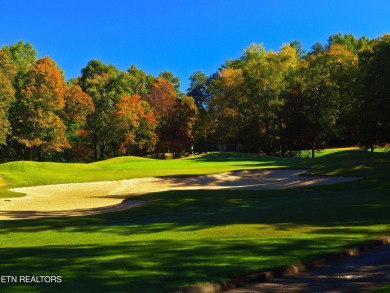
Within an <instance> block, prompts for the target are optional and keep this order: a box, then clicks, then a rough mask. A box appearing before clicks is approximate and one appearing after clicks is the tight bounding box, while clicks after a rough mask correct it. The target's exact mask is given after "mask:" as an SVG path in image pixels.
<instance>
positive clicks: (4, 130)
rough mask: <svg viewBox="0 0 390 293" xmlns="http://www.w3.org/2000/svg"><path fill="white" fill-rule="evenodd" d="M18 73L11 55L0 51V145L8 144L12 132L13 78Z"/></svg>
mask: <svg viewBox="0 0 390 293" xmlns="http://www.w3.org/2000/svg"><path fill="white" fill-rule="evenodd" d="M15 74H16V69H15V66H14V65H13V64H12V63H11V60H10V57H9V55H8V54H7V53H6V52H5V51H3V50H1V51H0V145H4V144H6V140H7V135H8V134H10V133H11V125H10V123H9V120H8V109H9V107H10V106H11V103H12V102H14V101H15V89H14V87H13V86H12V80H13V78H14V76H15Z"/></svg>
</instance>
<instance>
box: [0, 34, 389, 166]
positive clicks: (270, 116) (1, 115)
mask: <svg viewBox="0 0 390 293" xmlns="http://www.w3.org/2000/svg"><path fill="white" fill-rule="evenodd" d="M389 44H390V37H389V36H388V35H384V36H381V37H379V38H377V39H367V38H365V37H362V38H360V39H356V38H355V37H354V36H353V35H341V34H337V35H332V36H330V37H329V40H328V43H327V44H325V45H322V44H319V43H316V44H315V45H314V46H313V47H312V48H311V51H305V50H303V48H302V46H301V45H300V43H299V42H298V41H294V42H291V43H290V44H285V45H283V46H282V47H281V49H280V50H279V51H272V50H270V51H267V50H266V49H265V47H264V46H263V45H262V44H253V45H251V46H249V47H248V48H247V49H246V50H245V51H244V53H243V55H242V56H240V57H239V58H237V59H233V60H227V61H226V62H225V63H224V64H222V65H221V68H220V69H218V71H216V72H215V73H214V74H212V75H211V76H206V75H205V74H204V73H202V72H200V71H197V72H195V73H194V74H193V75H191V77H190V87H189V89H188V91H187V94H185V93H183V92H181V91H180V79H179V78H178V77H175V76H174V75H173V74H172V73H171V72H168V71H164V72H161V73H160V74H159V76H158V77H154V76H152V75H150V74H147V73H145V72H143V71H142V70H140V69H138V68H137V67H136V66H135V65H132V66H131V67H130V68H129V69H128V70H127V71H121V70H119V69H118V68H116V67H115V66H114V65H107V64H104V63H103V62H101V61H99V60H91V61H90V62H88V64H87V65H86V66H85V67H84V68H83V69H82V70H81V75H80V76H78V77H77V78H74V79H71V80H69V81H67V82H66V81H65V78H64V75H63V72H62V71H61V69H60V68H59V67H58V66H57V65H56V63H55V62H54V61H53V60H52V59H50V57H44V58H40V59H39V58H37V52H36V51H35V50H34V48H33V47H32V45H31V44H29V43H23V42H18V43H17V44H13V45H11V46H4V47H3V48H1V50H0V160H1V161H7V160H16V159H18V160H20V159H35V160H61V161H96V160H102V159H105V158H107V157H115V156H119V155H146V154H149V153H153V152H157V153H167V152H168V153H172V152H173V153H176V154H183V153H189V152H190V151H192V150H193V149H195V151H209V150H233V151H234V150H241V151H250V152H260V153H266V154H272V155H281V156H285V155H293V154H294V152H298V153H299V152H300V150H302V149H308V148H311V149H312V154H313V156H314V153H315V150H316V149H318V148H321V147H323V146H326V145H332V146H334V145H346V144H348V145H351V144H360V145H362V146H364V147H365V148H374V146H375V145H383V144H386V143H389V141H390V119H389V115H388V113H389V112H390V109H389V106H388V105H390V103H389V102H388V101H389V99H390V94H389V93H390V90H389V89H390V87H389V84H390V75H389V70H388V68H389V66H388V65H389V64H390V61H389V60H390V59H389V56H390V54H389V52H390V45H389ZM169 156H170V157H171V156H172V155H171V154H169Z"/></svg>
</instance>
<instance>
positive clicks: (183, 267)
mask: <svg viewBox="0 0 390 293" xmlns="http://www.w3.org/2000/svg"><path fill="white" fill-rule="evenodd" d="M334 246H335V244H334V237H322V238H320V239H317V240H313V239H277V238H275V239H272V240H270V239H267V240H266V241H264V240H261V238H260V237H259V238H258V239H248V240H247V241H241V240H235V239H234V238H225V239H223V241H220V240H212V239H211V240H208V241H197V240H192V241H190V240H186V241H180V240H158V241H142V242H141V241H133V242H131V241H129V242H123V243H120V245H118V244H117V245H83V246H71V245H68V246H44V247H36V248H8V249H1V255H2V263H1V266H0V267H1V272H2V274H3V275H9V276H25V275H27V276H53V275H54V276H61V279H62V282H61V283H59V284H34V283H30V284H3V283H2V284H0V291H1V292H53V291H55V292H143V293H146V292H169V291H171V290H174V289H176V288H178V287H182V286H188V285H191V284H194V283H202V282H208V281H210V280H213V281H216V280H223V279H226V278H229V277H231V278H233V277H236V276H237V275H238V274H239V273H248V272H251V271H258V270H262V269H263V270H265V269H267V268H269V267H271V266H279V265H285V264H289V263H293V262H296V261H298V260H300V259H302V256H304V257H305V258H311V257H316V256H317V255H318V254H319V253H321V252H322V251H325V250H329V247H334ZM281 251H288V252H289V253H288V254H281Z"/></svg>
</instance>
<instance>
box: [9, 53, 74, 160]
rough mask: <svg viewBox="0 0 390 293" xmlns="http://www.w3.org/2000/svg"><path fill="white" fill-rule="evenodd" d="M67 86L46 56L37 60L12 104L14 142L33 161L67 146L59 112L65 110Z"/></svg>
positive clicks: (58, 70)
mask: <svg viewBox="0 0 390 293" xmlns="http://www.w3.org/2000/svg"><path fill="white" fill-rule="evenodd" d="M65 93H66V84H65V81H64V76H63V74H62V72H61V70H60V69H59V68H58V67H57V65H56V64H55V62H54V61H53V60H52V59H50V58H49V57H44V58H42V59H39V60H38V61H37V62H36V63H35V64H34V65H33V67H32V68H31V70H30V72H29V74H28V80H27V81H26V83H25V86H24V88H23V89H22V91H21V96H20V97H19V98H18V100H17V101H16V103H15V117H14V119H15V125H13V133H14V137H13V138H14V139H15V140H16V141H17V142H18V143H20V144H21V145H23V146H24V147H25V148H26V149H27V151H28V154H29V155H28V158H29V159H32V158H33V153H34V151H37V155H38V157H39V158H42V156H43V154H45V153H47V152H50V151H56V152H60V151H62V150H63V149H64V148H68V147H70V145H69V142H68V140H67V138H66V136H65V129H66V127H65V125H64V123H63V121H62V119H61V117H60V114H59V113H60V112H61V111H62V110H63V109H64V107H65Z"/></svg>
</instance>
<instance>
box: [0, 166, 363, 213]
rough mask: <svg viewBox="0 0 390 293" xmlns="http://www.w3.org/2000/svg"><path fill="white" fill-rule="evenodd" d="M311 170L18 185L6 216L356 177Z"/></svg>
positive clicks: (5, 204)
mask: <svg viewBox="0 0 390 293" xmlns="http://www.w3.org/2000/svg"><path fill="white" fill-rule="evenodd" d="M304 172H305V170H264V169H263V170H246V171H236V172H225V173H219V174H211V175H203V176H185V177H163V178H153V177H149V178H135V179H128V180H117V181H103V182H90V183H71V184H57V185H46V186H36V187H24V188H14V189H12V191H15V192H21V193H25V194H26V195H27V196H25V197H21V198H7V199H3V200H2V201H1V202H0V220H12V219H33V218H43V217H58V216H82V215H93V214H99V213H107V212H115V211H122V210H125V209H129V208H133V207H138V206H140V205H142V204H144V203H145V202H144V201H143V200H139V199H137V198H136V196H137V195H142V194H147V193H151V192H162V191H170V190H209V189H212V190H217V189H225V190H226V189H227V190H270V189H285V188H294V187H302V186H314V185H324V184H332V183H340V182H346V181H351V180H356V179H358V178H356V177H324V176H300V175H301V174H302V173H304Z"/></svg>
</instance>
